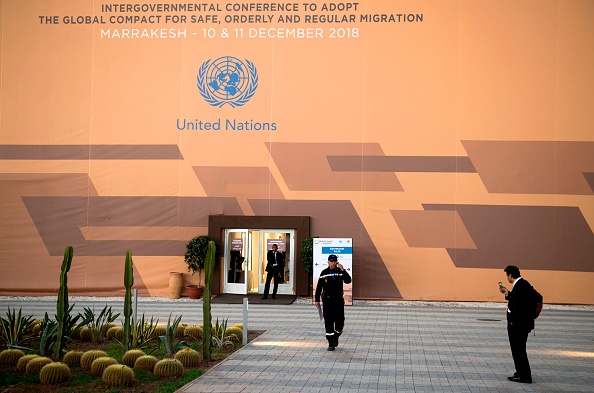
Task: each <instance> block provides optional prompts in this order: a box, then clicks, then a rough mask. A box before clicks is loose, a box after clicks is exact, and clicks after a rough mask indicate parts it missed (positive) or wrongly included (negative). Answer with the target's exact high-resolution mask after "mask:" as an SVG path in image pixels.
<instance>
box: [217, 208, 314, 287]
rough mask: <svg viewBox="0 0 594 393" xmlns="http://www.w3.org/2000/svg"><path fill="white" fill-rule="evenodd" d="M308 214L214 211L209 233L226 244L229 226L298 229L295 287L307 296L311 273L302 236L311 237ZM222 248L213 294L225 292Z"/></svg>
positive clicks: (218, 255) (296, 235)
mask: <svg viewBox="0 0 594 393" xmlns="http://www.w3.org/2000/svg"><path fill="white" fill-rule="evenodd" d="M310 221H311V218H310V217H309V216H227V215H223V214H220V215H212V216H208V235H209V236H212V237H213V238H215V239H216V240H218V241H219V242H220V244H223V241H224V238H223V236H224V234H225V229H226V228H251V229H269V228H287V229H294V230H295V236H294V237H295V257H294V258H295V273H294V279H295V281H294V282H293V288H294V291H295V294H297V295H300V296H307V295H308V294H309V287H310V282H309V281H310V280H309V275H308V273H307V272H306V271H305V269H304V268H303V263H301V250H302V249H303V240H304V239H307V238H310V237H311V235H310ZM223 257H224V254H223V252H220V253H217V263H216V264H215V269H214V272H213V277H212V281H211V291H212V293H213V294H220V293H222V288H223V279H224V278H223V277H222V271H223V268H224V266H223V265H224V261H223Z"/></svg>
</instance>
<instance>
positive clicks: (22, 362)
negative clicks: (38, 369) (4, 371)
mask: <svg viewBox="0 0 594 393" xmlns="http://www.w3.org/2000/svg"><path fill="white" fill-rule="evenodd" d="M38 357H40V356H39V355H25V356H21V357H20V358H19V361H18V362H17V364H16V368H17V371H19V372H21V373H24V372H25V370H26V369H27V363H29V361H30V360H31V359H35V358H38Z"/></svg>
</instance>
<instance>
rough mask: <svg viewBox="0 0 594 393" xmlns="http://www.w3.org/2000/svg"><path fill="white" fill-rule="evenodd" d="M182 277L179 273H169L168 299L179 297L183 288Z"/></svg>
mask: <svg viewBox="0 0 594 393" xmlns="http://www.w3.org/2000/svg"><path fill="white" fill-rule="evenodd" d="M183 284H184V275H183V273H179V272H171V273H169V298H170V299H179V298H180V297H181V291H182V288H183V287H184V285H183Z"/></svg>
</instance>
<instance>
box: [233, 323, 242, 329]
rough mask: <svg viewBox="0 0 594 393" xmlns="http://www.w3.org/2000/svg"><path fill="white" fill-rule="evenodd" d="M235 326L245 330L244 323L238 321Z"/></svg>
mask: <svg viewBox="0 0 594 393" xmlns="http://www.w3.org/2000/svg"><path fill="white" fill-rule="evenodd" d="M233 326H234V327H238V328H240V329H241V330H243V323H236V324H235V325H233Z"/></svg>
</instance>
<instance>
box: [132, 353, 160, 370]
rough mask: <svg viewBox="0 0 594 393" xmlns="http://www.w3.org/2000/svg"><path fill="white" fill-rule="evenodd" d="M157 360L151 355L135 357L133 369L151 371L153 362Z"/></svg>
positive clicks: (153, 366) (153, 367) (155, 362)
mask: <svg viewBox="0 0 594 393" xmlns="http://www.w3.org/2000/svg"><path fill="white" fill-rule="evenodd" d="M157 362H158V360H157V358H156V357H154V356H152V355H144V356H141V357H139V358H138V359H136V362H134V370H136V371H138V370H146V371H150V372H153V370H154V369H155V364H157Z"/></svg>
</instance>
